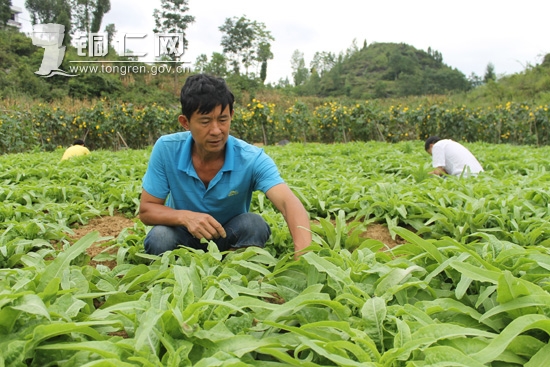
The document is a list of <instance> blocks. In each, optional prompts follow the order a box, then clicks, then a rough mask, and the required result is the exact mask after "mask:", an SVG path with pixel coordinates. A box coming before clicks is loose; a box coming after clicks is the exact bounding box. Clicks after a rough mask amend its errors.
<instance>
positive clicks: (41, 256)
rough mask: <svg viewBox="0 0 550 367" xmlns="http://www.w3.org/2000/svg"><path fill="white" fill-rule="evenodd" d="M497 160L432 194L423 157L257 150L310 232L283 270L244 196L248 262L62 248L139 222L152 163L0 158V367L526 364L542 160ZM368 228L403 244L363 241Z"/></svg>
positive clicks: (130, 157) (542, 284)
mask: <svg viewBox="0 0 550 367" xmlns="http://www.w3.org/2000/svg"><path fill="white" fill-rule="evenodd" d="M258 103H259V102H256V104H255V105H253V106H252V105H251V107H254V110H257V109H258V107H257V104H258ZM301 108H302V106H301V104H299V103H297V104H296V105H295V106H294V107H293V108H292V110H289V111H288V113H289V114H295V116H300V111H301ZM260 110H262V109H261V108H260ZM260 112H261V111H260ZM504 147H505V149H502V148H503V145H490V144H481V143H478V144H471V146H470V147H469V148H470V149H471V150H472V151H474V152H476V155H477V156H478V157H479V159H480V161H481V162H482V163H483V165H484V167H485V169H486V170H485V172H484V173H483V175H479V176H477V177H475V178H468V179H464V178H455V177H449V178H448V179H446V180H440V179H438V178H426V177H421V175H420V172H421V171H422V170H424V171H427V170H428V167H427V166H426V165H427V163H428V162H429V156H428V155H426V153H425V152H424V151H423V147H422V142H402V143H397V144H387V143H380V142H369V143H347V144H332V145H322V144H306V145H304V144H289V145H286V146H285V147H266V148H265V149H266V151H267V153H268V154H269V155H270V156H271V157H272V158H273V159H274V160H275V162H276V163H277V164H278V166H279V169H280V171H281V174H282V176H283V177H284V178H285V180H286V181H287V183H288V184H289V185H290V187H291V188H292V189H293V190H294V191H295V192H296V193H297V195H298V196H299V197H300V199H301V200H302V202H303V203H304V205H305V206H306V208H307V209H308V212H309V213H310V216H311V218H312V222H313V225H312V231H313V238H314V241H313V244H312V246H311V247H310V251H309V252H308V253H306V254H305V255H303V256H302V257H301V258H300V259H299V260H298V261H296V260H294V259H293V257H292V242H291V237H290V234H289V231H288V229H287V228H286V226H285V224H284V220H283V217H282V215H281V214H280V213H278V212H276V211H275V210H274V208H273V206H272V205H270V204H269V202H268V201H266V200H265V199H266V198H265V195H264V194H261V193H258V194H257V195H255V197H254V198H253V202H252V210H254V211H256V212H258V213H260V215H262V216H263V217H264V218H265V219H266V221H268V223H269V224H270V226H271V227H272V237H271V239H270V241H269V242H268V243H267V245H266V248H265V249H260V248H253V247H251V248H247V249H244V250H239V251H233V252H227V253H220V252H219V251H217V249H216V248H215V246H210V248H209V252H206V253H205V252H203V251H193V250H188V249H185V248H180V249H177V250H174V251H171V252H168V253H165V254H164V255H162V256H150V255H146V254H144V252H143V238H144V237H145V234H146V232H147V228H146V227H145V226H144V225H143V224H142V223H141V222H140V221H139V220H138V219H136V220H135V225H134V227H133V228H129V229H128V230H125V231H122V232H121V233H120V234H119V235H118V236H117V237H116V238H112V237H111V238H100V237H99V234H98V233H97V232H92V233H90V234H88V235H86V236H85V237H83V238H81V239H80V240H79V241H77V242H75V243H72V244H71V243H70V242H69V235H70V234H71V227H73V226H74V224H75V222H76V223H80V224H82V223H86V222H87V221H88V220H89V219H91V218H94V217H97V216H99V215H112V214H113V213H114V212H115V211H118V212H122V213H124V214H126V215H127V216H135V215H136V214H137V210H138V207H139V193H140V191H141V189H140V179H141V177H142V176H143V174H144V172H145V169H146V165H147V161H148V157H149V154H150V150H143V151H137V150H133V151H130V150H125V151H121V152H116V153H113V152H105V151H95V152H92V154H91V155H89V156H85V157H82V158H81V159H72V160H69V161H63V162H59V158H60V156H61V153H62V152H61V151H56V152H50V153H40V154H38V153H36V154H13V155H3V156H0V172H2V173H1V174H0V179H1V180H2V182H3V185H2V187H1V188H0V201H2V202H3V205H2V207H1V209H0V219H1V220H0V223H2V224H1V225H0V336H1V337H0V350H2V353H1V354H0V364H2V365H5V366H20V365H36V366H45V365H52V364H55V363H58V362H59V361H64V362H63V363H64V364H67V365H78V366H81V365H89V366H92V365H97V366H159V367H160V366H212V365H220V366H229V365H250V366H283V365H293V366H303V365H307V366H312V367H313V366H359V365H361V366H373V367H382V366H401V365H403V366H404V365H411V366H413V365H419V366H420V365H426V364H427V363H429V364H432V365H436V364H437V365H446V366H449V365H468V366H501V365H507V366H524V365H525V366H537V365H544V362H545V361H546V360H547V357H548V353H549V350H548V346H547V341H548V338H549V335H550V327H549V325H550V324H549V316H550V315H549V310H548V304H549V302H550V295H549V293H548V292H549V291H550V287H549V286H548V274H549V271H550V256H549V254H548V251H547V248H548V245H549V244H550V228H549V227H548V221H547V217H548V205H549V204H550V196H549V195H548V194H547V192H546V191H547V190H546V187H547V182H548V169H549V167H550V166H549V164H550V161H549V160H548V157H549V155H548V153H549V152H548V148H547V147H543V148H529V147H525V146H521V147H518V146H509V145H506V146H504ZM518 156H521V157H522V159H521V161H518V160H517V157H518ZM376 222H378V223H383V224H385V225H387V226H388V229H389V230H390V232H391V233H392V234H393V236H394V237H395V238H397V236H399V238H400V239H401V240H402V242H403V244H401V245H399V246H397V247H394V248H391V249H390V248H386V245H385V244H384V243H381V242H380V241H378V240H375V239H372V238H368V236H367V237H365V235H364V233H365V229H367V228H368V227H369V226H370V225H371V224H373V223H376ZM407 228H408V229H407ZM100 241H101V246H102V247H104V248H105V251H104V253H102V254H98V255H96V256H95V257H94V258H93V259H90V257H89V256H88V255H87V252H86V250H87V249H88V248H90V247H91V246H100ZM92 260H93V261H94V262H95V265H93V266H92V263H91V261H92ZM106 260H112V261H114V262H115V265H114V266H113V267H107V266H105V265H103V261H106Z"/></svg>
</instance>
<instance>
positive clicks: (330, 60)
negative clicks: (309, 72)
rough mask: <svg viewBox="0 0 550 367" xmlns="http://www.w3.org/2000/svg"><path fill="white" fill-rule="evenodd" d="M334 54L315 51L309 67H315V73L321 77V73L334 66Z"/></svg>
mask: <svg viewBox="0 0 550 367" xmlns="http://www.w3.org/2000/svg"><path fill="white" fill-rule="evenodd" d="M335 64H336V56H335V55H334V54H333V53H332V52H325V51H322V52H316V53H315V54H314V55H313V60H311V64H310V68H311V69H315V70H316V72H317V74H318V75H319V76H320V77H322V76H323V74H324V73H325V72H327V71H329V70H330V69H332V68H333V67H334V65H335Z"/></svg>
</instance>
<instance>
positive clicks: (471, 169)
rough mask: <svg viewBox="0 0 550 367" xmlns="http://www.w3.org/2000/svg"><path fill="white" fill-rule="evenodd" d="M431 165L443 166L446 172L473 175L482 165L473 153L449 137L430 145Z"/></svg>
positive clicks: (455, 174) (479, 170) (481, 168)
mask: <svg viewBox="0 0 550 367" xmlns="http://www.w3.org/2000/svg"><path fill="white" fill-rule="evenodd" d="M432 165H433V166H434V167H443V168H445V171H447V173H448V174H450V175H454V176H460V175H462V174H463V172H464V176H469V175H472V176H475V175H477V174H478V173H479V172H481V171H483V167H481V164H480V163H479V161H478V160H477V159H476V157H474V155H473V154H472V153H471V152H470V151H469V150H468V149H467V148H466V147H465V146H463V145H462V144H460V143H457V142H456V141H453V140H450V139H443V140H440V141H438V142H437V143H435V144H434V145H433V147H432Z"/></svg>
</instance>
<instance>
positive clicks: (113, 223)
mask: <svg viewBox="0 0 550 367" xmlns="http://www.w3.org/2000/svg"><path fill="white" fill-rule="evenodd" d="M133 227H134V221H133V220H132V219H129V218H126V217H124V216H122V215H114V216H112V217H109V216H107V217H99V218H94V219H92V220H90V221H89V222H88V224H86V225H84V226H81V227H77V228H74V229H73V231H74V233H75V234H74V235H73V236H71V238H72V239H73V240H74V241H77V240H79V239H80V238H82V237H84V236H85V235H86V234H88V233H90V232H93V231H98V232H99V234H100V236H101V237H108V236H112V237H114V238H116V237H118V235H119V234H120V233H121V232H122V230H124V229H126V228H133ZM360 237H363V238H371V239H374V240H378V241H380V242H382V243H384V244H385V245H386V246H387V248H393V247H395V246H398V245H400V244H403V243H405V241H404V240H403V239H402V238H401V237H399V236H396V238H395V239H393V238H392V237H391V234H390V231H389V230H388V227H387V226H385V225H383V224H378V223H371V224H369V225H368V226H367V230H366V231H365V232H363V233H362V234H361V235H360ZM103 251H107V252H110V253H115V252H116V249H110V250H106V249H105V247H104V246H102V245H101V242H100V243H96V244H94V245H92V246H90V247H89V248H88V250H87V253H88V255H89V256H90V258H91V259H92V261H91V265H92V266H94V265H95V264H98V262H97V261H94V260H93V258H94V256H96V255H98V254H100V253H101V252H103ZM100 263H101V264H102V265H105V266H108V267H110V268H113V267H114V266H115V265H116V263H115V262H114V261H104V262H100Z"/></svg>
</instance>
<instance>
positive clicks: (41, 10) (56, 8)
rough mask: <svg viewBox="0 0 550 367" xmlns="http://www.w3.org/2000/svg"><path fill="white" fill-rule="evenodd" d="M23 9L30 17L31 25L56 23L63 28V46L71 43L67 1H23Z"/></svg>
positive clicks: (69, 6) (69, 11)
mask: <svg viewBox="0 0 550 367" xmlns="http://www.w3.org/2000/svg"><path fill="white" fill-rule="evenodd" d="M25 8H26V9H27V10H28V12H29V15H30V16H31V23H32V24H33V25H35V24H39V23H56V24H61V25H63V26H65V37H64V38H63V44H64V45H69V44H70V43H71V36H70V34H71V31H72V24H71V19H72V12H71V4H70V3H69V0H25Z"/></svg>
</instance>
